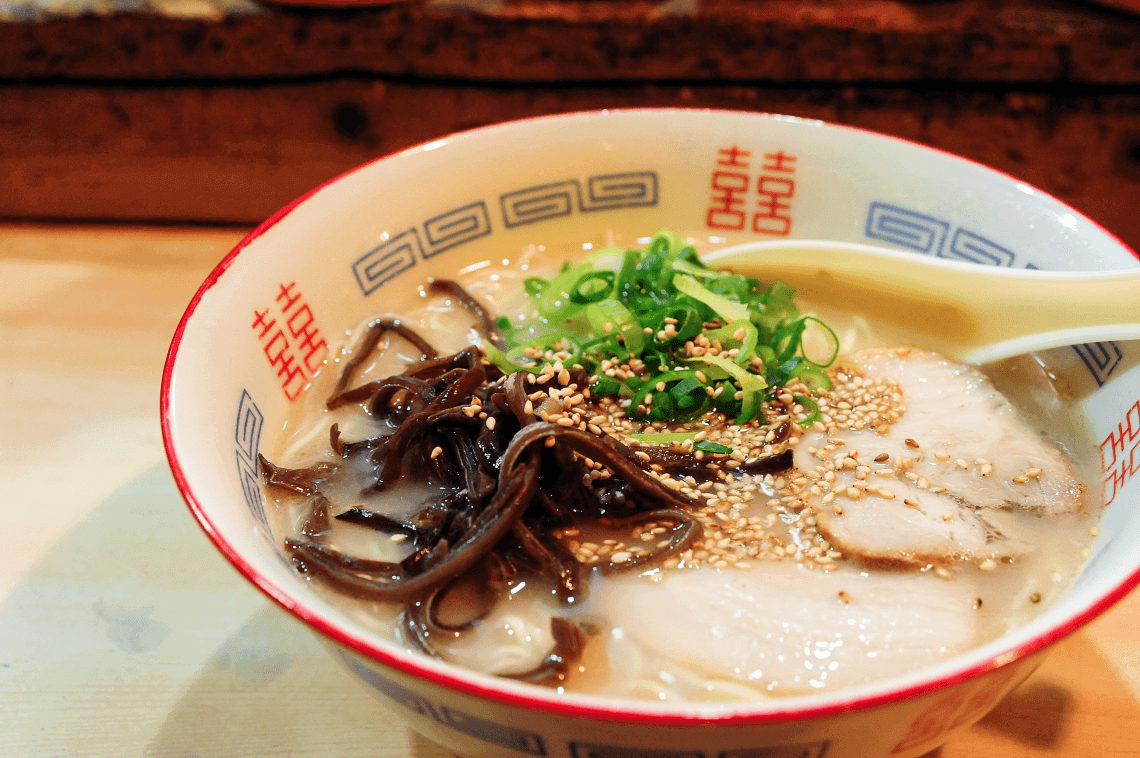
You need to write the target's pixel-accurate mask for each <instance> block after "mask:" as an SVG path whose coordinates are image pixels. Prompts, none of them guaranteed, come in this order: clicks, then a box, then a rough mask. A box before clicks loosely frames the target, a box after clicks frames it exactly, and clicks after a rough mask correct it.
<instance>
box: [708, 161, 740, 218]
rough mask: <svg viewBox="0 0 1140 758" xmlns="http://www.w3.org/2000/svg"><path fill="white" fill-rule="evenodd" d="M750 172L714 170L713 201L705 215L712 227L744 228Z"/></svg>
mask: <svg viewBox="0 0 1140 758" xmlns="http://www.w3.org/2000/svg"><path fill="white" fill-rule="evenodd" d="M748 182H749V180H748V174H742V173H738V172H735V171H714V172H713V175H712V188H713V197H712V200H713V203H714V205H713V206H712V207H711V208H709V212H708V215H707V216H706V217H705V225H706V226H708V227H709V228H710V229H736V230H738V231H739V230H741V229H743V228H744V219H745V215H746V214H745V212H744V210H743V209H742V208H741V206H743V205H744V194H745V193H746V192H747V191H748Z"/></svg>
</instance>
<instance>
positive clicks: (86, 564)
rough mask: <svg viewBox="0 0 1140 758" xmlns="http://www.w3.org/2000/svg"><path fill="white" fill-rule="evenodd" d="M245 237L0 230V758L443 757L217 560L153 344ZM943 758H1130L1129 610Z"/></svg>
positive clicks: (1134, 721)
mask: <svg viewBox="0 0 1140 758" xmlns="http://www.w3.org/2000/svg"><path fill="white" fill-rule="evenodd" d="M244 233H245V230H243V229H201V228H198V229H194V228H167V227H106V226H50V225H49V226H20V225H7V226H4V225H0V282H3V287H2V288H0V393H2V397H3V401H2V402H0V419H2V421H0V429H3V434H2V435H0V482H2V483H3V488H2V489H0V495H2V497H0V524H2V525H3V527H4V528H3V534H4V538H5V539H4V549H3V556H4V557H3V560H0V756H3V757H4V758H8V757H9V756H11V757H12V758H47V757H48V756H94V757H98V758H103V757H107V758H110V757H111V756H114V757H115V758H119V757H121V756H147V758H160V757H165V756H170V757H172V758H173V757H175V756H178V757H185V756H195V757H196V758H222V757H223V756H225V757H231V756H232V757H239V756H241V757H244V756H296V757H298V758H300V757H308V756H313V757H315V756H321V757H322V758H348V757H349V756H361V757H362V758H363V757H364V756H370V757H373V758H376V757H379V758H437V756H445V755H447V753H446V751H444V750H442V749H441V748H438V747H436V746H434V745H432V744H431V743H429V742H427V741H425V740H423V739H421V738H418V737H416V736H414V735H412V734H411V733H410V732H408V731H407V730H406V729H405V728H404V727H403V726H402V725H400V724H399V723H398V722H396V721H394V720H393V719H392V718H391V717H390V716H389V715H388V714H387V712H386V711H384V710H382V709H381V708H380V707H379V704H378V702H377V701H375V700H374V699H373V698H372V696H371V695H369V694H368V693H366V692H365V691H364V690H362V689H361V688H359V687H358V686H357V685H356V684H355V683H353V682H352V681H350V680H349V679H348V678H347V676H346V675H345V674H343V673H341V671H340V670H339V669H338V668H337V667H336V666H335V665H334V664H333V662H332V660H331V659H330V658H329V657H328V656H327V655H326V654H325V652H324V651H323V649H322V648H321V647H320V646H319V645H318V644H317V642H316V641H315V639H314V638H313V637H312V635H311V634H310V633H309V632H308V631H307V630H306V629H304V628H303V627H302V626H301V625H300V624H298V623H296V622H294V621H293V620H292V619H290V618H288V617H287V616H286V615H285V614H284V612H282V611H279V610H278V609H277V608H276V606H274V605H273V604H272V603H271V602H270V601H269V600H268V599H266V598H265V597H264V596H262V595H261V594H260V593H259V592H257V591H256V590H254V589H253V588H252V587H251V586H250V585H248V584H247V583H246V582H245V580H244V579H242V578H241V577H240V576H239V575H238V574H237V572H236V571H234V570H233V569H231V568H230V566H229V565H228V564H227V563H226V562H225V561H224V559H223V558H222V557H221V556H220V555H219V554H218V553H217V552H216V551H215V550H214V549H213V547H212V546H211V545H210V543H209V541H208V540H207V539H206V537H205V536H204V535H203V534H202V533H201V531H200V530H199V528H198V527H197V525H196V524H195V523H194V521H193V519H192V518H191V516H190V514H189V512H188V511H187V509H186V508H185V506H184V504H183V502H182V500H181V498H180V496H179V494H178V491H177V489H176V488H175V486H174V482H173V480H172V478H171V476H170V473H169V471H168V469H167V466H166V462H165V457H164V455H163V450H162V441H161V435H160V430H159V420H158V395H159V378H160V375H161V370H162V364H163V360H164V358H165V354H166V349H167V345H168V343H169V340H170V337H171V335H172V333H173V331H174V328H175V326H176V324H177V322H178V319H179V317H180V316H181V313H182V311H183V309H184V307H185V305H186V304H187V302H188V301H189V299H190V298H191V296H192V295H193V293H194V291H195V289H196V288H197V287H198V285H199V283H200V282H201V281H202V280H203V279H204V277H205V276H206V274H207V273H208V272H209V271H210V269H211V268H212V267H213V266H214V265H215V264H216V263H217V262H218V260H220V259H221V257H222V256H223V255H224V254H225V253H226V252H227V251H228V250H229V249H230V248H231V247H232V246H233V245H234V244H235V243H237V242H238V241H239V240H240V239H241V237H242V236H243V235H244ZM932 755H938V756H941V757H942V758H998V757H999V756H1011V757H1013V758H1021V757H1023V756H1024V757H1026V758H1028V757H1030V756H1034V757H1037V756H1042V757H1043V756H1087V755H1097V756H1121V757H1123V756H1140V594H1137V593H1134V594H1133V595H1131V596H1130V597H1129V598H1127V599H1125V600H1124V601H1123V602H1121V603H1120V604H1119V605H1118V606H1116V607H1115V608H1113V609H1112V610H1110V611H1109V612H1108V613H1107V614H1105V615H1104V616H1102V617H1101V618H1100V619H1098V620H1096V621H1095V622H1093V623H1092V624H1091V625H1090V626H1088V627H1087V628H1085V629H1084V630H1082V631H1080V632H1078V633H1077V634H1075V635H1073V636H1072V637H1070V638H1069V639H1067V640H1065V641H1064V642H1062V643H1061V644H1060V645H1058V647H1057V649H1056V650H1055V651H1054V653H1053V654H1052V656H1051V657H1050V658H1049V659H1048V660H1047V662H1046V663H1045V665H1044V666H1043V667H1042V668H1041V669H1040V670H1039V671H1038V672H1037V673H1036V674H1035V675H1034V676H1033V677H1031V678H1030V679H1029V680H1028V681H1027V682H1026V683H1025V684H1023V685H1022V686H1021V687H1020V688H1018V689H1017V690H1015V691H1014V692H1013V693H1012V694H1011V695H1010V696H1009V697H1007V698H1006V699H1005V700H1004V701H1003V702H1002V703H1001V704H1000V705H999V706H998V708H997V709H996V710H995V711H994V712H993V713H992V714H991V715H990V716H988V717H987V718H986V719H984V720H983V721H982V722H981V723H980V724H978V725H976V726H975V727H973V728H971V729H969V730H968V731H966V732H964V733H962V734H960V735H958V736H956V737H955V738H953V739H952V740H951V742H950V743H949V744H948V745H947V746H945V747H943V748H942V749H941V750H940V751H936V752H935V753H934V754H932Z"/></svg>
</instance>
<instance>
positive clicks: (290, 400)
mask: <svg viewBox="0 0 1140 758" xmlns="http://www.w3.org/2000/svg"><path fill="white" fill-rule="evenodd" d="M663 227H669V228H672V229H674V230H676V231H677V232H678V234H680V235H681V236H683V237H686V238H689V239H690V240H691V241H692V242H693V244H695V245H696V246H697V248H698V249H699V250H700V251H701V252H708V251H713V250H716V249H720V248H724V247H727V246H730V245H735V244H740V243H746V242H757V241H779V240H794V239H818V240H831V241H838V242H851V243H868V242H872V243H875V244H879V245H884V246H887V247H890V248H893V249H895V250H899V251H907V252H910V253H913V254H915V255H928V256H936V257H943V258H948V259H954V260H959V261H966V262H971V263H975V264H977V265H987V266H1008V267H1019V268H1040V269H1064V270H1093V269H1111V268H1124V267H1135V266H1137V265H1140V261H1138V260H1137V257H1136V255H1135V254H1134V253H1133V252H1132V251H1131V250H1129V249H1128V248H1127V247H1126V246H1125V245H1123V244H1122V243H1121V242H1120V241H1119V240H1117V239H1116V238H1114V237H1113V236H1112V235H1111V234H1109V233H1107V232H1106V231H1105V230H1104V229H1102V228H1101V227H1099V226H1098V225H1097V224H1096V223H1094V222H1093V221H1091V220H1089V219H1088V218H1086V217H1084V216H1083V215H1081V214H1080V213H1079V212H1077V211H1076V210H1074V209H1072V208H1070V207H1068V206H1066V205H1065V204H1063V203H1061V202H1059V201H1058V200H1056V199H1054V198H1052V197H1050V196H1048V195H1047V194H1045V193H1043V192H1041V191H1040V190H1037V189H1035V188H1033V187H1031V186H1029V185H1026V184H1024V183H1022V182H1020V181H1018V180H1017V179H1015V178H1012V177H1009V176H1006V175H1003V174H1000V173H998V172H995V171H993V170H990V169H988V168H986V167H984V166H980V165H978V164H975V163H972V162H970V161H967V160H964V159H961V158H958V157H955V156H953V155H949V154H946V153H942V152H938V151H935V150H931V149H928V148H925V147H921V146H919V145H915V144H911V143H907V142H904V141H900V140H897V139H894V138H890V137H885V136H882V135H877V134H873V133H869V132H865V131H860V130H856V129H850V128H845V127H839V126H834V125H829V124H825V123H820V122H816V121H805V120H801V119H796V118H788V117H781V116H772V115H763V114H747V113H729V112H709V111H687V110H630V111H613V112H595V113H583V114H571V115H565V116H556V117H549V118H540V119H532V120H527V121H520V122H514V123H506V124H502V125H497V126H492V127H488V128H483V129H478V130H474V131H470V132H465V133H461V134H457V135H454V136H450V137H447V138H444V139H440V140H437V141H434V142H431V143H428V144H424V145H420V146H418V147H415V148H411V149H409V150H405V151H403V152H400V153H396V154H394V155H390V156H388V157H385V158H382V159H379V160H376V161H374V162H371V163H368V164H366V165H364V166H361V167H359V168H357V169H355V170H353V171H350V172H348V173H347V174H344V175H343V176H340V177H338V178H336V179H334V180H332V181H330V182H329V183H327V184H325V185H324V186H322V187H319V188H317V189H315V190H313V191H312V192H310V193H309V194H307V195H305V196H304V197H302V198H300V199H298V200H297V201H296V202H294V203H292V204H291V205H289V206H287V207H286V208H284V209H282V210H281V211H280V212H278V213H277V214H276V215H274V216H273V217H272V218H270V219H269V220H268V221H266V222H265V223H263V224H262V225H261V226H259V227H258V228H257V229H256V230H255V231H254V232H253V233H251V234H250V235H249V236H248V237H247V238H246V239H245V240H244V241H242V242H241V244H240V245H238V247H237V248H235V249H234V250H233V251H232V252H231V253H230V254H229V255H228V256H227V257H226V258H225V259H224V260H223V261H222V262H221V263H220V264H219V265H218V267H217V268H216V269H215V270H214V271H213V273H212V274H211V275H210V276H209V278H208V279H207V280H206V282H205V283H204V284H203V285H202V287H201V289H200V290H199V291H198V293H197V294H196V296H195V297H194V299H193V301H192V302H191V303H190V305H189V307H188V309H187V311H186V313H185V315H184V317H183V319H182V321H181V323H180V324H179V327H178V330H177V332H176V334H175V336H174V339H173V343H172V345H171V349H170V353H169V357H168V360H167V363H166V368H165V372H164V375H163V384H162V423H163V433H164V441H165V445H166V451H167V455H168V457H169V461H170V465H171V468H172V470H173V473H174V476H175V479H176V481H177V484H178V486H179V488H180V490H181V492H182V494H183V496H184V498H185V499H186V502H187V503H188V504H189V506H190V510H191V511H192V513H193V515H194V517H195V518H196V519H197V520H198V522H199V523H200V525H201V526H202V528H203V529H204V531H205V532H206V535H207V536H208V537H209V539H210V540H212V541H213V543H214V544H215V545H216V547H217V548H218V550H219V551H220V552H221V553H222V555H224V556H225V558H226V559H228V560H229V561H230V562H231V563H232V564H233V565H234V567H235V568H236V569H237V570H238V571H239V572H240V573H241V574H242V575H243V576H245V577H246V578H247V579H248V580H249V581H251V582H253V583H254V584H255V585H256V586H257V587H258V588H260V589H261V590H262V591H263V592H265V593H266V594H267V595H268V596H269V597H270V598H272V599H273V600H274V601H275V602H277V603H278V604H280V605H281V606H282V607H283V608H285V609H286V610H287V611H289V612H290V613H291V614H292V615H293V616H295V617H296V618H297V619H298V620H299V621H300V622H302V623H304V624H306V625H307V626H308V627H309V628H310V629H311V630H312V631H313V632H314V633H315V634H316V635H317V637H318V638H319V639H320V641H321V642H322V643H323V644H324V645H325V646H326V647H327V648H328V650H329V651H330V653H331V657H332V658H333V659H335V660H336V661H338V662H339V663H340V664H341V665H342V666H343V667H344V668H345V669H346V670H347V671H348V672H350V674H351V675H352V676H353V677H355V678H356V679H357V680H358V681H359V682H360V683H361V685H362V686H363V687H365V688H366V689H368V690H369V691H371V692H372V693H374V694H375V695H376V697H377V698H378V699H379V701H380V702H381V704H382V705H383V706H385V707H387V708H388V709H389V710H391V711H392V712H393V713H394V714H396V715H397V716H399V717H400V718H401V719H403V720H404V721H405V722H406V723H407V724H408V725H409V726H410V727H411V728H412V729H414V730H416V731H418V732H420V733H422V734H423V735H424V736H426V737H427V738H428V739H430V740H433V741H435V742H437V743H439V744H441V745H443V746H445V747H446V748H448V749H449V750H451V751H454V752H455V753H457V754H459V755H462V756H495V757H496V758H501V757H502V756H513V757H518V758H521V757H523V756H548V755H549V756H555V757H556V758H570V757H573V758H587V757H590V758H619V757H627V756H636V757H637V758H653V757H655V756H661V758H666V757H668V758H680V757H682V756H685V757H692V758H698V757H702V758H730V757H731V758H745V757H751V758H759V757H760V756H764V757H765V758H783V757H784V756H788V757H791V756H804V757H807V758H812V757H815V758H822V756H824V755H826V756H827V757H828V758H847V757H849V756H850V757H854V756H858V757H859V758H867V757H868V756H888V755H891V756H899V757H900V758H906V757H907V756H918V755H921V754H923V753H925V752H927V751H929V750H931V749H933V748H935V747H937V746H938V745H940V744H942V743H943V742H945V741H946V740H948V739H949V738H950V737H951V736H952V735H953V734H954V733H955V732H957V731H959V730H961V729H964V728H966V727H967V726H969V725H970V724H972V723H974V722H976V721H977V720H978V719H980V718H981V717H982V716H983V715H985V714H986V713H987V712H988V711H989V710H990V709H992V708H993V707H994V706H995V705H996V704H997V703H998V702H999V701H1000V700H1001V698H1002V697H1003V696H1004V695H1005V694H1006V693H1008V692H1009V691H1010V690H1012V689H1013V688H1014V687H1016V686H1017V685H1018V684H1019V683H1020V682H1022V681H1023V680H1024V679H1025V678H1026V677H1027V676H1028V675H1029V674H1030V673H1031V672H1032V671H1033V670H1034V669H1035V668H1036V667H1037V666H1038V665H1039V664H1040V662H1041V661H1042V659H1043V657H1044V656H1045V655H1046V654H1047V652H1048V650H1049V648H1050V646H1051V645H1053V644H1054V643H1056V642H1057V641H1059V640H1061V639H1062V638H1064V637H1065V636H1066V635H1068V634H1070V633H1072V632H1073V631H1074V630H1076V629H1078V628H1079V627H1080V626H1081V625H1083V624H1085V623H1087V622H1088V621H1089V620H1091V619H1092V618H1094V617H1095V616H1097V615H1098V614H1099V613H1101V612H1103V611H1104V610H1105V609H1107V608H1108V607H1109V606H1111V605H1112V604H1113V603H1114V602H1115V601H1117V600H1118V599H1120V598H1121V597H1122V596H1124V595H1125V594H1126V593H1127V592H1128V591H1129V590H1130V589H1131V588H1132V587H1134V586H1135V585H1136V584H1137V582H1138V581H1140V542H1138V541H1137V540H1135V539H1133V538H1130V537H1129V535H1135V534H1137V533H1140V507H1137V506H1140V476H1137V473H1138V472H1140V401H1138V398H1140V368H1138V364H1140V345H1137V344H1136V343H1096V344H1086V345H1077V346H1072V347H1067V348H1062V349H1057V350H1053V351H1049V352H1048V353H1046V354H1043V355H1042V357H1041V360H1042V361H1044V362H1045V363H1046V364H1047V365H1048V367H1049V370H1050V371H1052V372H1053V373H1054V374H1055V375H1056V376H1057V377H1058V378H1059V381H1062V382H1063V383H1064V384H1065V385H1066V386H1067V388H1068V392H1069V393H1070V395H1071V396H1072V398H1073V399H1072V409H1073V410H1072V412H1073V413H1077V414H1081V415H1082V416H1083V418H1084V420H1085V423H1086V424H1087V426H1088V431H1089V434H1090V435H1091V439H1092V443H1091V444H1090V445H1088V449H1086V450H1078V451H1074V455H1075V456H1076V457H1078V458H1083V459H1084V460H1085V462H1086V463H1088V464H1090V466H1091V468H1092V469H1093V470H1094V471H1095V472H1099V473H1097V474H1096V475H1095V478H1094V480H1093V481H1091V482H1089V484H1090V487H1091V489H1092V490H1093V495H1094V499H1102V500H1103V502H1104V503H1105V510H1104V515H1103V518H1102V520H1101V522H1100V525H1099V538H1098V540H1097V541H1096V542H1095V544H1094V545H1093V548H1092V553H1091V557H1090V558H1089V560H1088V563H1087V565H1086V566H1085V568H1084V569H1083V572H1082V573H1081V574H1080V576H1079V578H1078V579H1077V581H1076V582H1075V584H1074V586H1073V587H1072V589H1071V590H1070V591H1069V592H1068V593H1067V594H1066V595H1065V596H1064V597H1063V598H1061V599H1060V600H1059V601H1058V602H1056V603H1055V604H1054V605H1052V606H1051V607H1050V608H1049V609H1048V610H1046V611H1044V612H1043V613H1042V614H1041V615H1039V616H1037V617H1035V618H1034V619H1032V620H1031V621H1029V622H1028V623H1026V624H1024V625H1022V626H1020V627H1017V628H1015V629H1013V630H1012V631H1010V632H1008V633H1006V634H1004V635H1003V636H1001V637H999V638H997V639H995V640H993V641H991V642H988V643H985V644H983V645H981V646H979V647H976V648H974V649H971V650H969V651H966V652H963V653H960V654H957V655H955V656H954V657H951V658H948V659H946V660H944V661H942V662H940V663H937V664H935V665H932V666H929V667H927V668H923V669H921V670H918V671H915V672H912V673H909V674H905V675H901V676H894V677H891V678H888V679H884V680H882V681H878V682H873V683H870V684H862V685H858V686H853V687H849V688H846V689H838V690H835V691H825V692H820V693H816V694H809V695H797V696H791V697H784V698H770V699H763V700H756V701H748V702H733V703H673V702H652V701H648V700H645V701H638V700H624V699H617V698H605V697H600V696H594V695H586V694H576V693H562V692H559V691H557V690H555V689H550V688H543V687H539V686H536V685H529V684H524V683H520V682H517V681H513V680H508V679H503V678H496V677H492V676H487V675H483V674H480V673H476V672H473V671H469V670H466V669H462V668H459V667H455V666H452V665H449V664H447V663H444V662H441V661H439V660H434V659H430V658H428V657H427V656H423V655H419V654H413V653H409V652H407V651H405V650H404V649H403V648H402V647H400V646H399V645H397V644H395V643H393V642H391V641H390V640H388V639H386V638H384V637H383V636H382V635H380V634H377V633H376V632H375V631H373V630H371V629H370V628H369V627H368V625H367V624H365V623H363V622H362V621H361V619H360V618H358V617H357V615H356V614H355V613H354V612H352V611H351V609H346V608H345V607H344V606H343V605H338V604H334V603H331V602H330V601H329V600H328V599H327V598H326V597H325V596H323V595H321V594H319V593H317V592H314V589H313V587H312V586H311V584H310V583H309V582H308V581H307V580H306V579H305V578H304V577H303V576H301V575H299V574H298V573H296V572H295V571H294V570H293V568H292V567H291V565H290V562H289V560H288V559H287V558H286V557H285V555H284V553H283V549H282V539H283V535H282V534H281V532H280V527H279V525H278V524H276V523H275V521H274V518H273V513H272V505H271V504H270V503H269V502H268V501H267V500H266V498H265V497H264V495H263V492H262V489H261V486H260V484H259V480H258V473H257V471H258V469H257V465H258V464H257V460H258V454H259V452H263V451H267V450H269V449H270V448H271V445H272V444H273V436H274V435H275V434H277V433H278V430H281V429H282V426H283V424H284V422H285V420H286V419H287V418H288V417H290V414H291V413H293V412H294V408H295V406H296V404H297V403H299V402H303V398H304V388H305V386H306V384H307V383H308V382H309V381H310V379H311V378H312V376H313V372H315V371H316V370H317V369H319V368H320V366H321V365H322V363H323V362H324V361H326V360H327V359H330V358H331V357H332V356H333V349H334V347H333V346H335V345H336V344H338V343H340V342H342V341H343V340H344V339H345V335H346V332H347V330H350V329H352V328H353V327H355V326H356V325H358V324H360V323H361V322H362V321H363V320H364V319H366V318H368V317H369V316H371V315H373V314H376V313H391V312H396V313H398V312H400V310H401V309H402V308H403V307H407V306H408V305H410V304H411V303H412V302H413V299H414V298H417V297H418V293H419V288H420V286H421V285H422V284H423V283H424V282H425V281H426V280H427V279H428V278H429V277H444V278H446V277H451V276H454V275H455V274H456V272H459V271H464V270H471V269H472V268H474V267H479V266H499V265H505V263H509V262H510V261H511V260H515V259H517V258H518V257H519V256H521V255H523V254H524V253H525V252H527V251H530V252H531V253H533V252H534V251H535V250H539V251H543V252H544V254H547V255H549V256H550V257H552V258H553V259H554V260H561V259H563V258H568V257H574V256H581V255H582V254H583V249H584V248H585V249H589V248H590V247H591V246H594V245H599V244H601V243H603V242H605V241H607V240H609V241H618V242H621V243H623V244H628V245H629V246H635V245H636V242H637V240H643V239H644V238H647V237H649V236H650V235H652V234H653V233H654V232H656V231H657V230H659V229H661V228H663ZM1015 315H1016V314H1011V317H1015Z"/></svg>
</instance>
